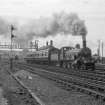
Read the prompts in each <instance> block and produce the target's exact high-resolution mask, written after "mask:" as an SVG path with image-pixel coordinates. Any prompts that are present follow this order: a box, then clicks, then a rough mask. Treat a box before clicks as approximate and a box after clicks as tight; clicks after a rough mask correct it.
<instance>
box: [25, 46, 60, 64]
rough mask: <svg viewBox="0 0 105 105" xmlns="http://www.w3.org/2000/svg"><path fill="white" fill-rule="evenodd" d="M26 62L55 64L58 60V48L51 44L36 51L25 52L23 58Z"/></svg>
mask: <svg viewBox="0 0 105 105" xmlns="http://www.w3.org/2000/svg"><path fill="white" fill-rule="evenodd" d="M24 59H25V60H26V61H27V62H28V63H40V64H57V63H58V60H59V49H57V48H55V47H53V46H50V45H49V46H44V47H42V48H40V49H38V51H35V52H31V53H30V54H27V56H26V57H25V58H24Z"/></svg>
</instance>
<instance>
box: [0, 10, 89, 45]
mask: <svg viewBox="0 0 105 105" xmlns="http://www.w3.org/2000/svg"><path fill="white" fill-rule="evenodd" d="M0 24H1V26H0V35H1V34H2V35H7V34H8V33H9V30H10V28H9V27H10V26H9V24H8V22H7V21H4V20H3V19H2V18H0ZM15 26H16V28H17V29H16V30H15V34H16V38H15V39H14V41H16V42H18V43H22V44H23V43H27V42H28V41H31V40H32V39H33V38H34V37H43V38H45V37H48V36H55V35H57V34H58V33H63V35H86V34H87V30H86V26H85V23H84V21H83V20H81V19H80V18H79V17H78V15H77V14H75V13H65V12H61V13H56V14H53V15H52V16H51V17H47V18H45V17H40V18H39V19H34V20H31V21H29V22H27V23H26V24H24V25H20V26H19V25H18V24H15Z"/></svg>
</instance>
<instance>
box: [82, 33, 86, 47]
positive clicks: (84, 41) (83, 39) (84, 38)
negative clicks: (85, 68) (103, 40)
mask: <svg viewBox="0 0 105 105" xmlns="http://www.w3.org/2000/svg"><path fill="white" fill-rule="evenodd" d="M82 41H83V48H86V35H82Z"/></svg>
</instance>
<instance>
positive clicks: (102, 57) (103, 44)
mask: <svg viewBox="0 0 105 105" xmlns="http://www.w3.org/2000/svg"><path fill="white" fill-rule="evenodd" d="M103 47H104V43H103V42H102V63H103Z"/></svg>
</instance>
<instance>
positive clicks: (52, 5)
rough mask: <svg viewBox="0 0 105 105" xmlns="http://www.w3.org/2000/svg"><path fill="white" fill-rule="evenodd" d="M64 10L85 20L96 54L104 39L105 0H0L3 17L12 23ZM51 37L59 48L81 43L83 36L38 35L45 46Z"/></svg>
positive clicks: (88, 39) (90, 44)
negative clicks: (44, 36)
mask: <svg viewBox="0 0 105 105" xmlns="http://www.w3.org/2000/svg"><path fill="white" fill-rule="evenodd" d="M61 11H65V12H67V13H71V12H72V13H77V14H78V15H79V17H80V18H81V19H83V20H84V21H85V24H86V27H87V30H88V34H87V46H89V47H90V48H91V49H92V51H93V52H94V53H95V52H96V49H97V47H98V40H101V42H102V41H103V42H105V0H0V16H1V17H3V18H5V19H7V20H8V21H10V22H17V21H18V22H19V24H24V23H25V22H27V21H28V20H30V19H35V18H39V17H41V16H42V17H49V16H51V15H52V14H54V13H59V12H61ZM50 39H53V41H54V45H55V46H57V47H61V46H65V45H74V44H75V43H82V41H81V37H80V36H78V37H73V36H61V35H60V34H59V35H57V36H55V37H48V38H46V39H43V38H39V39H38V40H39V44H40V45H43V44H45V41H46V40H50ZM1 40H8V38H7V39H3V38H2V37H1ZM33 40H34V39H33ZM104 45H105V43H104ZM104 52H105V47H104ZM104 56H105V53H104Z"/></svg>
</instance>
